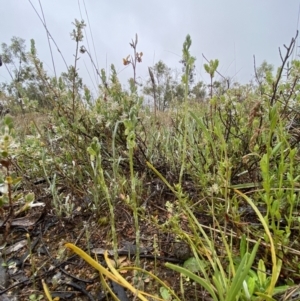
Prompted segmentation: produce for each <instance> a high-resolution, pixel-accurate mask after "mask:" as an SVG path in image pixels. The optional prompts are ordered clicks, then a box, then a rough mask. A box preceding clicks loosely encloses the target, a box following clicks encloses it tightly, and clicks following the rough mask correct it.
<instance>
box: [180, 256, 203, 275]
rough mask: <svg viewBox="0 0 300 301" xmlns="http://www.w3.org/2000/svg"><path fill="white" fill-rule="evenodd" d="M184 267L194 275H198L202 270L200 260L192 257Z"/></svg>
mask: <svg viewBox="0 0 300 301" xmlns="http://www.w3.org/2000/svg"><path fill="white" fill-rule="evenodd" d="M183 267H184V268H186V269H187V270H189V271H191V272H193V273H197V272H199V271H200V270H201V268H200V265H199V263H198V260H197V259H196V258H195V257H191V258H189V259H188V260H186V261H185V262H184V264H183Z"/></svg>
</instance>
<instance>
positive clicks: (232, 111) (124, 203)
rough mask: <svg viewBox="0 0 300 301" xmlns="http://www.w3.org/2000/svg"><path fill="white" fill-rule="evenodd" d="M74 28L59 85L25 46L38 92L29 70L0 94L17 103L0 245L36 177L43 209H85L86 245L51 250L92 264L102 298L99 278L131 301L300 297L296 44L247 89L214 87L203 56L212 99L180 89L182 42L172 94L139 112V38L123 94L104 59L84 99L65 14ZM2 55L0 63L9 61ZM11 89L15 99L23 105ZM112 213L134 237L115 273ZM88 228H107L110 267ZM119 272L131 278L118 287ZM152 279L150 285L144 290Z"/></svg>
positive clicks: (27, 202) (63, 217)
mask: <svg viewBox="0 0 300 301" xmlns="http://www.w3.org/2000/svg"><path fill="white" fill-rule="evenodd" d="M74 27H75V29H74V31H73V32H72V35H71V36H72V39H73V40H74V41H75V56H74V57H75V61H74V65H73V66H69V67H68V66H66V68H67V71H66V72H65V73H63V74H62V75H61V76H60V77H53V78H52V77H50V76H48V75H47V73H46V71H45V70H44V69H43V64H42V62H40V60H39V58H38V55H37V50H36V48H35V43H34V41H31V49H30V51H29V53H26V52H25V50H24V48H23V47H21V48H20V51H22V55H25V56H26V60H25V59H24V62H26V63H28V64H29V62H30V64H31V65H30V68H29V69H28V70H30V72H33V74H34V76H35V77H36V78H37V79H38V81H37V83H38V84H41V83H42V84H43V95H44V96H42V95H38V96H39V97H36V95H35V94H34V91H35V90H34V86H32V85H33V83H31V86H30V85H28V83H27V84H26V83H25V80H26V79H27V77H26V74H24V82H23V87H22V85H21V84H20V82H18V83H13V82H12V86H10V88H9V89H3V92H2V93H3V99H5V100H6V101H7V104H9V105H10V104H14V105H12V106H11V112H10V115H6V116H2V117H1V137H0V142H1V145H0V146H1V150H0V151H1V153H0V154H1V158H0V163H1V165H2V169H1V175H0V176H1V177H0V184H1V193H2V195H1V198H0V209H1V220H2V221H1V223H2V228H4V226H5V231H3V235H2V238H3V239H2V245H3V247H2V249H4V248H5V245H6V244H7V243H8V244H9V242H10V239H12V236H11V233H10V232H11V231H10V230H11V227H10V225H11V224H12V223H13V220H14V218H15V217H16V216H19V215H22V214H23V215H26V214H27V213H28V211H29V212H30V211H31V210H33V209H32V204H33V203H34V198H35V197H38V194H39V193H40V194H41V192H42V191H43V190H42V189H40V188H39V189H37V188H36V187H37V186H36V185H34V183H36V182H37V181H44V182H43V183H44V187H43V189H44V190H45V191H47V193H48V195H49V200H50V202H48V203H47V204H46V208H47V213H45V214H48V215H51V216H55V217H57V218H58V223H61V224H62V223H66V221H70V220H74V219H78V220H79V217H78V215H75V213H76V214H77V211H78V210H77V209H78V208H79V209H80V210H82V212H84V214H86V215H88V222H86V221H85V223H84V221H81V220H80V223H82V224H81V225H82V227H81V230H82V229H83V230H82V231H83V232H82V233H84V231H85V234H86V237H87V239H86V240H85V243H86V244H82V243H81V244H80V238H81V237H82V236H81V235H78V238H77V239H74V240H73V241H63V239H60V240H59V241H54V242H50V243H51V244H52V245H54V246H57V247H58V246H59V247H60V248H61V249H60V250H62V251H61V253H60V254H64V255H61V256H62V257H63V256H70V255H69V253H68V251H67V250H65V248H64V246H62V245H64V243H65V242H66V244H65V247H66V248H68V249H71V250H73V251H74V252H75V253H76V254H77V255H79V256H80V257H81V258H83V259H84V260H85V261H86V262H87V263H88V264H89V265H91V266H92V267H93V268H95V270H97V271H98V272H99V274H98V276H99V279H100V282H101V285H102V289H103V291H105V292H106V293H107V296H106V298H107V300H110V299H109V298H113V299H114V300H121V299H120V297H118V296H117V295H116V294H115V293H114V292H113V290H112V289H111V285H110V281H113V282H116V283H117V284H118V285H119V286H123V287H125V288H126V289H128V294H131V295H130V296H132V298H139V299H140V300H214V301H217V300H220V301H223V300H224V301H231V300H268V301H269V300H299V298H300V297H299V293H298V291H299V287H298V285H299V279H300V277H299V263H298V261H299V260H298V259H299V251H298V250H299V247H300V244H299V216H298V209H299V187H300V186H299V174H300V165H299V158H300V157H299V141H300V132H299V127H300V122H299V120H300V119H299V116H300V115H299V113H300V106H299V101H300V99H299V91H300V82H299V79H300V61H298V60H291V54H292V51H293V48H294V47H295V40H296V38H297V37H295V38H294V39H292V41H291V43H290V45H288V46H286V53H285V55H284V56H282V65H281V66H280V67H279V68H278V69H277V71H276V72H275V73H273V72H272V71H271V70H270V68H266V65H263V66H261V67H260V68H257V69H256V71H257V77H256V78H257V83H256V84H253V83H252V84H249V85H240V84H238V83H236V84H235V85H232V86H230V85H229V86H228V87H227V88H226V89H225V90H224V89H223V88H224V87H222V83H216V81H214V78H215V76H216V72H217V69H218V64H219V61H218V60H211V61H209V62H208V63H207V64H205V65H204V68H205V70H206V72H207V73H208V74H209V75H210V79H211V82H210V85H209V86H208V87H207V88H208V91H209V93H208V95H209V96H207V97H206V98H205V99H204V100H201V101H198V100H197V98H196V97H194V96H193V93H192V91H193V88H194V87H191V85H192V83H191V81H190V75H191V73H192V72H193V70H194V63H195V60H196V57H194V56H193V55H192V54H191V52H190V46H191V44H192V39H191V37H190V36H189V35H188V36H187V37H186V40H185V41H184V43H183V49H182V62H184V72H183V74H182V80H181V82H180V83H177V84H178V87H172V88H171V87H169V89H170V90H169V91H168V92H170V91H171V92H172V93H171V92H170V93H166V95H165V97H168V98H166V99H165V100H164V104H168V106H167V107H166V108H165V107H164V111H158V110H157V108H155V110H154V109H153V107H151V106H147V105H146V104H145V98H144V97H145V95H143V93H142V91H141V89H139V83H138V82H137V66H138V63H142V57H143V53H142V52H141V51H140V50H138V36H137V35H136V37H135V39H134V40H132V42H131V43H130V46H131V48H132V51H133V55H132V56H130V55H129V56H127V57H126V58H125V59H123V63H124V65H129V66H130V67H132V69H133V77H132V78H131V79H130V80H129V86H128V89H127V90H126V89H124V88H123V87H122V85H121V83H120V82H119V79H118V76H117V72H116V69H115V66H114V65H112V66H111V68H110V72H109V75H108V74H106V72H105V71H104V69H102V70H97V74H98V75H99V78H100V80H101V84H100V86H99V95H98V96H97V97H95V98H93V96H92V93H91V91H90V90H89V89H88V88H87V87H86V86H85V85H84V84H83V82H82V79H81V78H80V76H79V72H78V70H77V65H76V64H77V60H78V59H79V56H80V55H89V57H90V58H91V56H90V54H89V52H88V50H87V49H85V48H84V46H82V45H81V44H82V43H83V42H84V37H83V29H84V27H85V24H84V22H83V21H81V22H79V21H77V20H76V21H75V22H74ZM15 42H16V41H15ZM22 45H23V44H22ZM5 49H6V50H7V51H8V49H9V48H5ZM5 49H4V50H5ZM8 58H10V59H11V57H9V56H7V60H6V57H5V56H3V62H4V63H6V64H9V63H10V62H11V61H10V60H9V59H8ZM91 60H92V58H91ZM153 70H154V69H153ZM162 70H167V69H162ZM261 74H262V75H263V76H260V75H261ZM150 76H151V73H150ZM168 76H169V75H168ZM151 82H152V86H151V87H150V88H151V89H152V90H151V89H150V88H149V87H148V88H149V89H147V91H148V92H147V95H149V94H151V93H152V92H153V97H154V98H156V97H157V93H156V92H158V90H156V88H155V87H156V83H155V78H154V74H152V78H151ZM169 83H170V82H169ZM223 84H224V83H223ZM21 87H22V88H21ZM3 88H5V87H3ZM29 88H30V89H29ZM151 91H152V92H151ZM160 91H163V90H162V89H161V90H160ZM176 91H177V92H176ZM29 92H30V93H29ZM182 92H183V93H182ZM176 93H177V94H176ZM16 95H17V96H18V98H20V96H21V97H22V98H23V99H24V102H22V105H21V106H18V105H17V102H16V101H15V98H14V97H15V96H16ZM170 95H171V96H170ZM202 95H203V94H202ZM158 101H159V100H158ZM33 112H35V113H36V114H39V116H43V117H44V118H42V120H39V119H38V118H37V117H36V115H34V114H33ZM26 118H27V119H26ZM22 120H27V122H26V126H25V125H24V124H22ZM28 120H29V122H28ZM13 125H15V130H14V129H13ZM41 179H42V180H41ZM21 191H22V193H21ZM78 199H79V200H80V206H78V204H76V200H78ZM16 208H18V209H16ZM120 212H122V213H121V215H122V214H123V215H125V213H126V212H129V213H130V214H129V215H130V216H132V219H131V220H130V222H131V227H132V228H133V229H134V235H133V238H134V245H135V248H134V254H132V255H134V256H135V260H134V261H131V262H130V264H129V265H127V266H126V267H124V266H122V265H121V264H119V265H118V263H119V262H120V257H121V255H120V252H119V251H118V250H119V245H120V236H121V234H120V232H122V230H120V221H119V219H120V218H121V217H120V216H121V215H120ZM124 212H125V213H124ZM158 212H159V213H158ZM84 219H85V218H84ZM122 222H124V221H123V220H122ZM107 226H108V227H107ZM93 228H99V229H105V235H106V236H105V237H102V239H103V240H105V241H106V242H108V244H107V245H109V246H111V249H112V250H113V254H112V257H113V258H114V263H115V266H114V265H113V264H111V261H110V260H109V258H108V252H105V253H104V257H105V262H106V266H107V268H106V267H103V266H102V264H101V263H100V262H99V260H98V259H97V258H93V257H94V256H95V255H93V254H92V251H91V248H92V246H91V244H90V242H89V241H90V240H92V239H93V232H92V231H93V230H92V229H93ZM146 228H151V229H155V231H156V232H155V235H154V236H153V233H152V235H149V233H148V236H149V237H147V238H148V240H150V241H151V243H152V247H153V249H154V251H153V258H154V261H155V267H153V268H151V270H148V269H147V267H148V266H149V264H148V265H147V264H146V263H145V262H144V261H143V260H142V258H143V257H142V255H143V254H142V253H141V250H142V249H143V244H144V243H143V239H145V235H146V233H147V232H145V231H146V230H145V229H146ZM103 233H104V232H103ZM157 235H158V236H159V238H157ZM166 236H167V237H171V239H172V243H173V242H174V243H179V244H182V246H183V245H184V246H186V250H187V251H186V252H185V253H182V254H181V255H178V254H177V259H178V262H177V263H171V262H168V260H167V259H166V260H165V261H166V263H165V264H161V265H159V264H158V263H157V260H158V259H159V258H160V255H159V253H160V252H161V251H162V250H160V246H161V241H160V238H162V237H166ZM68 239H70V237H68ZM156 239H157V241H156ZM29 241H30V244H32V240H29ZM79 244H80V245H79ZM76 245H77V246H76ZM29 249H30V257H31V258H32V259H31V260H34V253H33V252H32V248H31V247H29ZM182 249H183V248H182ZM174 254H175V253H174ZM129 257H130V256H129ZM175 257H176V256H175ZM143 265H144V266H143ZM33 266H34V271H32V274H33V275H32V277H33V278H34V284H35V289H36V290H40V291H39V293H37V292H35V293H34V294H33V293H32V294H31V296H33V297H35V296H39V297H40V296H41V295H40V294H41V292H42V291H44V294H45V296H46V298H47V299H48V300H54V297H52V293H53V292H54V290H55V287H54V285H53V283H50V282H49V281H47V279H44V278H43V275H44V274H43V275H41V276H38V273H39V271H40V268H39V266H38V263H35V264H34V265H33ZM124 271H126V272H127V273H128V272H129V271H130V273H131V274H130V275H131V278H129V279H130V280H129V281H128V279H125V277H123V276H122V274H121V272H124ZM153 271H155V274H156V275H153V274H154V273H153ZM166 271H175V272H176V274H175V275H176V276H174V278H173V280H174V282H173V283H172V284H170V283H165V282H164V281H165V279H164V275H166V274H167V272H166ZM35 274H36V275H35ZM38 277H40V278H38ZM141 279H147V282H146V281H144V280H141ZM149 279H150V280H149ZM175 280H176V281H175ZM149 282H150V283H151V285H152V286H150V285H148V286H147V285H145V283H149ZM38 287H39V288H38ZM297 294H298V295H297ZM294 296H296V297H295V298H298V299H295V298H294ZM33 297H32V298H33ZM293 298H294V299H293Z"/></svg>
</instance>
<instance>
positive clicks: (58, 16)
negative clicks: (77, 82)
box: [0, 0, 300, 90]
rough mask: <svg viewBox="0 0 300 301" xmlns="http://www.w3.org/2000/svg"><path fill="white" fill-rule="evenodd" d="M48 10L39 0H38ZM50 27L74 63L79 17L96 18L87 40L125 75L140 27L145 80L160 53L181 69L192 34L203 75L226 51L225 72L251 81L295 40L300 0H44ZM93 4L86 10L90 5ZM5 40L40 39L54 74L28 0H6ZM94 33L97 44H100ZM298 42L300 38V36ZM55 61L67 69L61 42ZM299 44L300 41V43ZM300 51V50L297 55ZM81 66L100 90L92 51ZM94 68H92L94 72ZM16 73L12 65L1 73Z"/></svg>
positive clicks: (103, 62) (0, 21)
mask: <svg viewBox="0 0 300 301" xmlns="http://www.w3.org/2000/svg"><path fill="white" fill-rule="evenodd" d="M31 2H32V4H33V6H34V7H35V8H36V10H37V11H38V12H39V13H41V10H40V5H39V1H38V0H31ZM41 3H42V7H43V11H44V16H45V19H46V23H47V27H48V30H49V32H50V33H51V35H52V36H53V38H54V40H55V42H56V43H57V45H58V47H59V49H60V51H61V52H62V54H63V56H64V58H65V59H66V61H67V63H68V65H70V64H73V63H74V57H73V54H74V53H75V42H74V41H72V40H71V38H70V32H71V31H72V29H73V25H72V22H73V21H74V19H75V18H77V19H78V20H81V19H84V20H85V22H86V23H87V24H88V26H87V27H86V32H85V37H87V38H88V41H87V40H86V39H85V41H84V42H83V43H82V44H83V45H85V47H86V48H87V49H89V50H90V52H91V53H92V55H93V58H94V60H95V61H97V62H98V66H99V69H101V68H105V69H107V68H108V69H109V66H110V64H112V63H113V64H114V65H115V66H116V69H117V71H118V72H119V77H120V79H121V81H122V82H123V83H125V82H126V79H128V78H129V77H130V76H132V70H131V67H130V66H129V67H127V68H124V66H123V64H122V59H123V58H124V57H126V56H127V55H128V54H131V53H132V52H131V47H130V46H129V42H130V41H131V39H133V38H134V36H135V34H136V33H137V34H138V37H139V43H138V51H142V52H143V53H144V56H143V62H142V63H141V64H139V65H138V67H137V75H138V76H139V78H140V81H141V82H145V81H146V80H147V78H148V73H147V68H148V66H153V65H154V64H155V63H156V62H158V61H159V60H162V61H163V62H165V63H166V64H167V65H168V66H169V67H171V68H172V69H173V68H174V69H175V68H177V69H178V70H180V68H181V66H180V64H179V60H180V58H181V53H182V44H183V42H184V40H185V37H186V35H187V34H190V36H191V38H192V47H191V54H192V55H193V56H195V57H196V58H197V61H196V68H197V77H196V79H197V80H202V81H204V82H206V83H207V82H208V77H207V76H206V75H205V71H204V69H203V64H204V63H205V60H204V59H203V57H202V54H204V55H205V56H206V58H207V59H219V61H220V65H219V69H218V70H219V72H220V73H222V74H223V75H224V76H229V77H234V79H235V80H236V81H239V82H243V83H246V82H248V81H249V80H250V79H251V78H253V75H254V69H253V55H255V57H256V64H257V65H259V64H260V63H262V62H263V60H267V62H268V63H271V64H274V65H275V67H278V66H279V65H280V57H279V53H278V48H279V47H281V48H282V49H283V44H286V45H288V44H289V43H290V41H291V38H292V37H294V36H295V34H296V31H297V29H299V21H298V17H299V5H300V0H151V1H149V0H148V1H146V0H127V1H125V0H97V1H96V0H94V1H92V0H84V1H83V0H78V1H76V0H41ZM85 9H86V10H85ZM0 29H1V30H0V33H1V36H0V42H1V43H3V42H4V43H7V44H10V39H11V38H12V37H13V36H17V37H21V38H23V39H25V40H26V42H27V45H28V50H29V46H30V39H32V38H33V39H34V40H35V41H36V47H37V50H38V55H39V57H40V59H41V60H42V61H43V62H44V65H45V68H46V69H47V70H48V71H49V73H50V74H51V75H53V74H54V73H53V68H52V63H51V56H50V50H49V46H48V41H47V36H46V32H45V29H44V27H43V25H42V23H41V21H40V20H39V18H38V16H37V14H36V13H35V11H34V9H33V8H32V6H31V4H30V1H28V0H1V16H0ZM91 34H92V35H93V39H94V44H95V50H96V53H95V52H94V49H93V46H92V39H91ZM297 45H298V43H297ZM52 46H53V48H52V49H53V52H54V59H55V65H56V68H57V69H58V71H59V72H61V71H65V66H64V64H63V61H62V59H61V57H60V55H59V53H58V51H57V50H56V47H55V46H54V45H53V43H52ZM296 51H298V53H300V52H299V48H297V49H296ZM296 54H297V53H296V52H295V53H294V55H296ZM79 69H80V74H81V75H82V77H83V78H84V81H85V83H87V84H88V86H89V87H91V88H92V89H93V90H94V87H93V83H94V84H95V83H96V80H95V76H94V75H93V68H92V66H91V63H90V61H89V58H88V56H87V55H86V54H84V55H82V54H81V59H80V62H79ZM89 74H90V75H89ZM7 80H9V76H8V74H7V72H6V70H5V68H1V69H0V81H1V82H2V81H7Z"/></svg>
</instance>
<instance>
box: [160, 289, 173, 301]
mask: <svg viewBox="0 0 300 301" xmlns="http://www.w3.org/2000/svg"><path fill="white" fill-rule="evenodd" d="M159 292H160V295H161V297H162V298H163V299H164V300H166V301H170V300H172V295H171V294H170V292H169V290H168V289H166V288H165V287H163V286H162V287H161V288H160V289H159Z"/></svg>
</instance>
